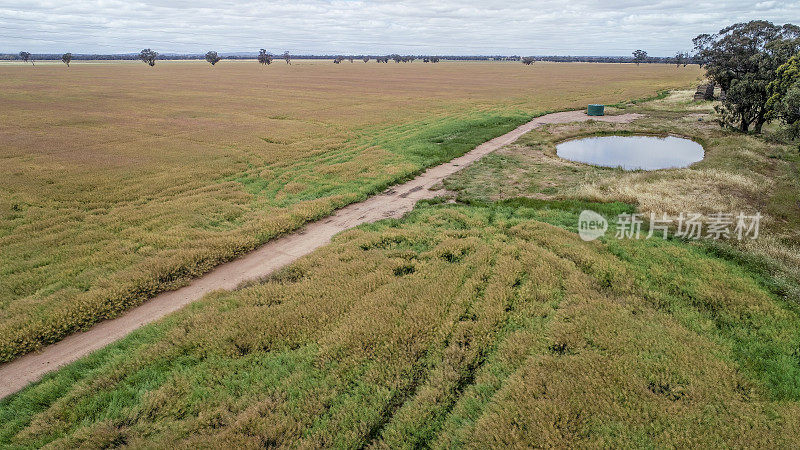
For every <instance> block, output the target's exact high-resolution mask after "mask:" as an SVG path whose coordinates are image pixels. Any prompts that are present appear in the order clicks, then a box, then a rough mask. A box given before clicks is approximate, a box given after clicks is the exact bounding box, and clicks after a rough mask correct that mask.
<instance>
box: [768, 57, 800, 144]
mask: <svg viewBox="0 0 800 450" xmlns="http://www.w3.org/2000/svg"><path fill="white" fill-rule="evenodd" d="M775 73H776V78H775V80H773V81H772V82H771V83H770V84H769V87H768V91H769V95H770V97H769V100H768V101H767V109H768V111H769V112H768V114H767V118H768V119H779V120H781V121H783V122H784V123H785V124H787V125H789V126H790V130H791V134H792V137H796V136H798V135H800V53H798V54H796V55H794V56H792V57H791V58H789V60H788V61H787V62H786V63H784V64H782V65H781V66H780V67H778V70H776V72H775Z"/></svg>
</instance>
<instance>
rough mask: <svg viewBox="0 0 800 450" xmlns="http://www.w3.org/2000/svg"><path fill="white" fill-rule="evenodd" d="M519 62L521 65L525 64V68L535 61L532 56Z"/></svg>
mask: <svg viewBox="0 0 800 450" xmlns="http://www.w3.org/2000/svg"><path fill="white" fill-rule="evenodd" d="M521 61H522V64H525V65H526V66H530V65H531V64H533V63H534V62H536V59H534V57H533V56H526V57H524V58H522V60H521Z"/></svg>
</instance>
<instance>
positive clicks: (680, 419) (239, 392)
mask: <svg viewBox="0 0 800 450" xmlns="http://www.w3.org/2000/svg"><path fill="white" fill-rule="evenodd" d="M455 66H458V65H454V67H455ZM469 67H475V68H478V69H480V70H488V69H486V67H488V66H483V65H474V66H469ZM498 67H504V66H498ZM542 67H548V66H542ZM553 67H556V68H557V67H558V66H557V65H553ZM565 67H566V66H565ZM576 67H583V66H576ZM345 68H346V67H342V69H345ZM446 68H447V67H446V66H445V65H442V66H441V69H439V68H436V69H433V68H431V69H426V70H445V69H446ZM286 70H290V68H286ZM365 70H366V69H365ZM476 70H477V69H476ZM503 70H505V69H503ZM554 70H555V69H554ZM509 108H511V107H510V106H509ZM609 112H610V113H611V114H616V113H619V112H636V113H640V114H644V117H643V118H641V119H638V120H636V121H634V122H632V123H629V124H613V123H598V122H586V123H579V124H578V123H574V124H561V125H555V124H553V125H547V126H545V127H543V128H541V129H537V130H535V131H533V132H531V133H530V134H528V135H526V136H524V137H523V138H521V139H520V140H519V141H518V142H517V143H515V144H512V145H509V146H506V147H505V148H503V149H501V150H499V151H497V152H495V153H493V154H490V155H488V156H486V157H484V158H483V159H482V160H480V161H478V162H477V163H475V164H474V165H472V166H470V167H468V168H466V169H465V170H463V171H461V172H459V173H456V174H455V175H453V176H451V177H450V178H448V179H446V180H445V182H444V186H445V187H446V188H447V189H448V190H450V191H453V192H454V193H455V195H456V198H457V202H456V203H455V204H452V203H449V202H447V201H446V199H444V198H437V199H434V200H428V201H423V202H420V204H418V205H417V208H416V209H415V210H414V211H412V212H411V213H409V214H408V215H407V216H405V217H404V218H402V219H390V220H383V221H380V222H378V223H375V224H369V225H362V226H360V227H357V228H355V229H352V230H349V231H346V232H344V233H341V234H340V235H338V236H336V237H335V238H334V240H333V242H332V244H331V245H328V246H325V247H323V248H320V249H318V250H317V251H315V252H313V253H312V254H310V255H308V256H306V257H303V258H301V259H300V260H298V261H297V262H295V263H294V264H292V265H290V266H288V267H286V268H284V269H282V270H281V271H279V272H277V273H274V274H273V275H272V276H270V277H268V278H267V279H265V280H261V281H258V282H253V283H251V284H249V285H247V286H244V287H242V288H240V289H237V290H235V291H231V292H218V293H215V294H212V295H209V296H207V297H205V298H204V299H203V300H201V301H199V302H196V303H194V304H192V305H190V306H189V307H187V308H185V309H183V310H181V311H179V312H178V313H175V314H172V315H170V316H168V317H166V318H165V319H163V320H161V321H158V322H156V323H154V324H151V325H148V326H145V327H143V328H141V329H139V330H138V331H136V332H134V333H133V334H131V335H129V336H128V337H126V338H125V339H123V340H121V341H119V342H117V343H115V344H113V345H111V346H109V347H106V348H104V349H103V350H101V351H98V352H96V353H94V354H92V355H90V356H89V357H86V358H83V359H81V360H79V361H78V362H76V363H73V364H71V365H69V366H67V367H65V368H63V369H61V370H58V371H56V372H53V373H51V374H49V375H47V376H45V378H44V379H43V380H42V381H41V382H38V383H36V384H34V385H32V386H30V387H28V388H26V389H25V390H23V391H21V392H20V393H18V394H15V395H12V396H10V397H8V398H6V399H4V400H2V401H0V446H1V447H19V448H36V447H42V446H50V447H52V448H72V447H86V448H107V447H117V446H131V447H164V446H169V447H182V448H192V447H198V446H203V447H215V448H224V447H237V448H265V447H270V448H271V447H302V448H320V447H335V448H365V447H369V448H412V447H414V448H426V447H432V448H492V447H519V448H530V447H537V446H538V447H546V446H558V447H575V446H579V447H581V446H583V447H587V446H588V447H648V448H650V447H657V448H661V447H674V446H676V445H681V446H687V447H701V448H707V447H712V448H717V447H778V448H796V447H798V446H800V436H798V434H797V433H795V432H794V430H796V429H798V428H800V306H799V305H800V296H798V293H800V288H799V286H800V275H798V272H797V266H798V262H797V255H798V251H797V248H798V243H800V237H799V235H798V232H797V230H798V228H797V226H796V225H798V224H799V223H800V212H798V210H797V209H796V208H795V205H796V204H797V202H798V201H800V185H798V184H797V179H798V174H799V173H800V172H799V170H800V155H799V154H798V153H797V150H796V148H795V147H794V146H793V145H789V144H787V143H786V142H783V141H780V140H777V139H774V138H770V137H769V136H767V137H766V138H765V137H756V136H749V135H743V134H739V133H737V132H733V131H730V130H726V129H723V128H720V127H719V125H718V124H717V123H715V122H714V121H713V104H712V103H710V102H699V103H698V102H693V101H692V100H691V92H688V91H676V92H672V93H671V94H669V95H666V94H665V95H662V96H659V98H657V99H655V100H650V101H647V102H643V103H625V104H620V105H618V106H617V107H614V108H609ZM699 119H701V120H699ZM604 133H614V134H625V133H644V134H655V135H661V134H680V135H682V136H686V137H690V138H692V139H695V140H696V141H698V142H701V143H702V144H703V146H704V148H705V150H706V157H705V159H704V160H703V161H701V162H699V163H697V164H694V165H692V166H690V167H688V168H685V169H676V170H666V171H654V172H640V171H632V172H624V171H621V170H618V169H612V168H598V167H593V166H587V165H583V164H578V163H571V162H569V161H566V160H562V159H559V158H556V157H555V147H554V146H555V144H556V143H557V142H559V141H561V140H564V139H569V138H573V137H576V136H585V135H596V134H604ZM415 136H416V135H415ZM470 139H472V138H470ZM474 139H478V137H477V136H474ZM388 145H390V144H389V143H388V142H387V143H382V144H380V146H378V147H376V149H377V148H383V146H388ZM420 145H422V144H420ZM425 145H427V144H425ZM464 145H465V146H466V143H465V144H464ZM389 148H390V149H391V150H387V151H388V152H395V153H396V154H397V155H399V156H398V158H400V157H405V158H410V156H408V154H405V153H403V150H402V149H401V148H398V147H389ZM421 148H422V147H421ZM458 148H460V147H458ZM452 151H453V152H454V153H455V152H456V150H452ZM459 151H461V150H459ZM365 152H366V153H368V152H367V151H366V150H365ZM404 155H405V156H404ZM398 160H399V159H398ZM420 164H423V163H422V162H420ZM342 177H343V179H346V177H344V175H343V176H342ZM261 201H262V202H264V203H262V205H268V203H267V201H266V200H263V199H262V200H261ZM272 201H274V200H272ZM284 208H286V209H287V210H288V211H291V210H292V209H291V207H290V206H284ZM585 209H592V210H594V211H597V212H600V213H602V214H603V215H605V216H606V217H614V216H615V215H617V214H620V213H631V212H634V211H635V212H640V213H648V212H651V211H652V212H668V213H676V212H680V211H682V210H684V209H691V210H692V211H699V212H702V213H706V214H708V213H711V212H715V211H720V210H722V211H726V210H735V211H738V210H739V209H743V210H745V211H748V212H750V211H752V210H753V209H755V210H758V211H761V212H762V213H763V214H764V222H763V229H762V231H761V233H762V236H761V237H760V238H759V239H758V240H756V241H752V242H748V243H746V244H745V243H737V242H714V241H703V240H701V241H685V240H681V239H666V240H663V239H660V238H657V239H647V240H645V239H641V240H636V239H623V240H618V239H615V238H614V227H615V225H614V222H613V221H612V222H611V223H610V226H611V230H610V233H607V234H606V236H605V237H603V238H601V239H599V240H597V241H593V242H584V241H583V240H581V238H580V237H579V236H578V234H577V224H578V215H579V213H580V212H581V211H582V210H585ZM647 225H648V224H646V223H645V224H644V227H645V229H646V228H647Z"/></svg>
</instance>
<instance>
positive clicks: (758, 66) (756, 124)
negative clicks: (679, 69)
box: [694, 20, 800, 133]
mask: <svg viewBox="0 0 800 450" xmlns="http://www.w3.org/2000/svg"><path fill="white" fill-rule="evenodd" d="M694 43H695V50H696V52H697V57H698V59H699V60H700V61H702V62H703V63H704V64H705V69H706V76H707V77H708V78H709V79H710V80H711V81H713V82H715V83H717V84H718V85H719V86H720V87H721V88H722V89H723V90H724V91H725V93H726V96H725V99H724V100H723V101H722V104H721V105H720V106H719V107H718V108H717V111H718V112H719V114H720V116H721V119H722V121H723V123H726V124H729V125H731V126H735V127H737V128H738V129H739V130H740V131H742V132H747V131H749V130H750V127H751V126H752V127H753V131H755V132H756V133H760V132H761V129H762V127H763V125H764V124H765V123H766V122H767V121H768V120H769V119H770V116H769V115H768V112H769V109H768V107H767V102H768V100H769V99H770V92H769V86H770V84H771V83H772V82H773V81H775V80H776V78H777V77H778V73H777V71H778V68H779V67H781V66H782V65H783V64H785V63H786V62H787V61H789V59H790V58H791V57H792V56H794V55H795V54H797V53H798V51H800V27H798V26H796V25H792V24H786V25H774V24H773V23H771V22H768V21H765V20H753V21H750V22H743V23H737V24H734V25H731V26H728V27H725V28H723V29H722V30H720V31H719V33H716V34H714V35H705V34H701V35H700V36H697V37H696V38H695V39H694Z"/></svg>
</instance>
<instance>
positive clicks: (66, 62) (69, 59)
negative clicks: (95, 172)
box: [61, 52, 72, 67]
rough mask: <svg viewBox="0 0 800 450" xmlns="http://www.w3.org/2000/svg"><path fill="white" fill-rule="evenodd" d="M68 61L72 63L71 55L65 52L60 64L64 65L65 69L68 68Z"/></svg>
mask: <svg viewBox="0 0 800 450" xmlns="http://www.w3.org/2000/svg"><path fill="white" fill-rule="evenodd" d="M70 61H72V53H69V52H67V53H64V54H63V55H61V62H63V63H64V64H66V65H67V67H69V63H70Z"/></svg>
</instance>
